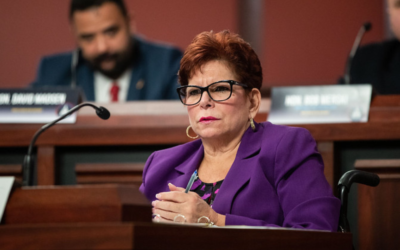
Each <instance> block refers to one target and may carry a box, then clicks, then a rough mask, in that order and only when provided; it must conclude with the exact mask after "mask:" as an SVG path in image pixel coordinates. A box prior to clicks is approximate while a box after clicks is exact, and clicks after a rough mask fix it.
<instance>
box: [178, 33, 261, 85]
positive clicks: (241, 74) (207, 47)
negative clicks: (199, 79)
mask: <svg viewBox="0 0 400 250" xmlns="http://www.w3.org/2000/svg"><path fill="white" fill-rule="evenodd" d="M213 60H223V61H226V62H227V63H228V65H229V66H230V68H231V70H233V73H234V74H235V75H236V76H237V77H238V78H239V79H237V80H238V81H239V82H241V83H244V84H247V85H248V86H249V87H250V88H257V89H260V88H261V85H262V79H263V77H262V68H261V63H260V60H259V59H258V56H257V55H256V53H255V52H254V50H253V49H252V48H251V46H250V44H249V43H247V42H246V41H244V40H243V39H242V38H241V37H240V36H239V35H237V34H234V33H231V32H229V31H228V30H224V31H221V32H219V33H214V32H212V31H210V32H202V33H200V34H198V35H197V36H196V37H195V38H194V39H193V41H192V43H191V44H190V45H189V46H188V47H187V49H186V51H185V54H184V55H183V58H182V60H181V67H180V69H179V73H178V75H179V83H180V84H181V85H188V82H189V79H190V78H192V76H193V74H194V73H195V71H197V70H198V69H200V68H201V66H203V65H204V64H206V63H207V62H209V61H213ZM224 80H233V79H224Z"/></svg>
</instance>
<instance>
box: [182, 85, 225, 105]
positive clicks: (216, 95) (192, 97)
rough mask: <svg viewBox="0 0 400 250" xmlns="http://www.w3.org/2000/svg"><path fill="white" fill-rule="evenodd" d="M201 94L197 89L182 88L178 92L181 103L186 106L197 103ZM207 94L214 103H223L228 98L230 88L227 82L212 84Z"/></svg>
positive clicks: (190, 87)
mask: <svg viewBox="0 0 400 250" xmlns="http://www.w3.org/2000/svg"><path fill="white" fill-rule="evenodd" d="M201 92H202V91H201V88H199V87H192V86H186V87H185V88H182V89H181V91H180V93H181V99H182V102H183V103H185V104H187V105H190V104H195V103H197V102H199V101H200V99H201ZM208 93H209V94H210V96H211V98H212V99H213V100H214V101H224V100H226V99H228V98H229V97H230V95H231V93H232V86H231V84H230V83H228V82H218V83H214V84H211V85H209V86H208Z"/></svg>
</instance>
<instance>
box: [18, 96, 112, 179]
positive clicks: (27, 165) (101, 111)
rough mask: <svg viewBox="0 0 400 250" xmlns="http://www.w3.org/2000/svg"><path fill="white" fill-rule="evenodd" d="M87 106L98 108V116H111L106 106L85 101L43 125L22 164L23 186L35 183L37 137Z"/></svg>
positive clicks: (102, 117) (105, 117)
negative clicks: (33, 162)
mask: <svg viewBox="0 0 400 250" xmlns="http://www.w3.org/2000/svg"><path fill="white" fill-rule="evenodd" d="M85 106H90V107H92V108H94V109H95V110H96V114H97V116H98V117H100V118H101V119H103V120H107V119H108V118H110V112H109V111H108V110H107V109H106V108H104V107H101V106H100V107H97V106H95V105H93V104H91V103H87V102H85V103H81V104H79V105H76V106H75V107H73V108H72V109H70V110H69V111H68V112H67V113H65V114H64V115H62V116H60V117H59V118H57V119H56V120H54V121H52V122H50V123H47V124H46V125H44V126H43V127H41V128H40V129H39V130H38V131H37V132H36V133H35V135H34V136H33V138H32V140H31V143H30V144H29V148H28V154H27V155H26V156H25V158H24V163H23V165H22V185H23V186H30V185H32V184H33V178H32V173H31V170H32V166H31V164H32V163H31V162H32V148H33V146H34V145H35V142H36V140H37V138H38V137H39V135H40V134H42V133H43V132H44V131H46V130H47V129H48V128H50V127H51V126H53V125H54V124H56V123H57V122H59V121H61V120H63V119H64V118H65V117H67V116H69V115H70V114H72V113H74V112H76V111H77V110H79V109H80V108H82V107H85Z"/></svg>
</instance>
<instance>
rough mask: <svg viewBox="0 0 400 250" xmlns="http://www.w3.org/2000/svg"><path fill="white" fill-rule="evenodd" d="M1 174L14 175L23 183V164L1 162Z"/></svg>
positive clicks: (16, 179)
mask: <svg viewBox="0 0 400 250" xmlns="http://www.w3.org/2000/svg"><path fill="white" fill-rule="evenodd" d="M0 176H14V177H15V182H16V183H17V184H18V185H19V184H22V165H21V164H1V165H0Z"/></svg>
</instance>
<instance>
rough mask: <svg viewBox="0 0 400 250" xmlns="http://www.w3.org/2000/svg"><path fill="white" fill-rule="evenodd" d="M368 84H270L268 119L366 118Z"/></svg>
mask: <svg viewBox="0 0 400 250" xmlns="http://www.w3.org/2000/svg"><path fill="white" fill-rule="evenodd" d="M371 93H372V87H371V85H368V84H360V85H345V86H343V85H335V86H307V87H278V88H272V92H271V99H272V104H271V111H270V113H269V115H268V121H270V122H271V123H275V124H310V123H350V122H367V121H368V114H369V106H370V102H371Z"/></svg>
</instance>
